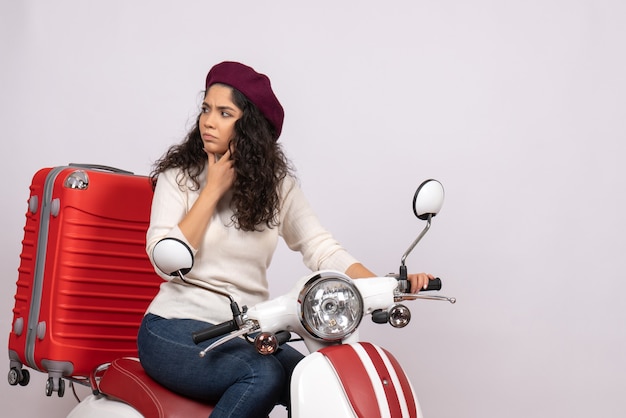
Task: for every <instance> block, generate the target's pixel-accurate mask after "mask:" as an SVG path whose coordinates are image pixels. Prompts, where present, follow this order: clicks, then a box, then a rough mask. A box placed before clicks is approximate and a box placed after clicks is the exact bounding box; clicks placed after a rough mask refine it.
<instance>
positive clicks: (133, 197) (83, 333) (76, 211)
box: [9, 165, 163, 396]
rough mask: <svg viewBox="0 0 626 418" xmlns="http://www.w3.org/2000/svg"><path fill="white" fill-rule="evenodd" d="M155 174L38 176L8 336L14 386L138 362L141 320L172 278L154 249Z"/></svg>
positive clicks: (59, 388)
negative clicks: (127, 359) (151, 254)
mask: <svg viewBox="0 0 626 418" xmlns="http://www.w3.org/2000/svg"><path fill="white" fill-rule="evenodd" d="M151 201H152V187H151V184H150V181H149V179H148V177H146V176H137V175H133V174H132V173H130V172H124V171H121V170H116V169H111V168H108V167H101V166H81V165H69V166H61V167H54V168H44V169H41V170H40V171H38V172H37V173H36V174H35V176H34V177H33V181H32V184H31V186H30V198H29V200H28V210H27V212H26V226H25V227H24V240H23V241H22V253H21V256H20V260H21V261H20V266H19V269H18V279H17V291H16V294H15V307H14V308H13V326H12V329H11V332H10V335H9V360H10V371H9V383H10V384H12V385H17V384H20V385H22V386H24V385H26V384H28V380H29V377H30V374H29V371H28V369H24V368H23V367H22V366H23V365H25V366H28V367H29V368H31V369H34V370H37V371H40V372H45V373H48V381H47V387H46V393H47V394H48V396H50V395H51V394H52V393H53V392H55V391H56V392H58V395H59V396H63V393H64V390H65V383H64V380H63V377H66V378H69V379H72V380H76V381H79V382H80V381H83V380H86V381H88V380H89V379H88V377H89V375H90V373H91V372H93V371H94V370H95V369H96V368H97V367H98V366H99V365H101V364H103V363H108V362H111V361H112V360H113V359H115V358H117V357H123V356H137V349H136V335H137V329H138V326H139V323H140V322H141V319H142V317H143V314H144V312H145V310H146V308H147V306H148V304H149V303H150V301H151V299H152V298H153V296H154V295H155V294H156V292H157V290H158V286H159V285H160V283H161V282H162V281H163V280H162V279H161V278H160V277H159V276H157V274H156V273H155V272H154V269H153V267H152V265H151V264H150V261H149V260H148V257H147V255H146V252H145V235H146V230H147V228H148V223H149V217H150V206H151Z"/></svg>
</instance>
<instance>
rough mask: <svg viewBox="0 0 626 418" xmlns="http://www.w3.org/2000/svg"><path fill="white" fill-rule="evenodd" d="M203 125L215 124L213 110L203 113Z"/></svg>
mask: <svg viewBox="0 0 626 418" xmlns="http://www.w3.org/2000/svg"><path fill="white" fill-rule="evenodd" d="M203 119H204V120H203V125H204V126H205V127H207V128H209V127H211V128H212V127H214V126H215V117H214V116H213V112H207V113H205V114H204V118H203Z"/></svg>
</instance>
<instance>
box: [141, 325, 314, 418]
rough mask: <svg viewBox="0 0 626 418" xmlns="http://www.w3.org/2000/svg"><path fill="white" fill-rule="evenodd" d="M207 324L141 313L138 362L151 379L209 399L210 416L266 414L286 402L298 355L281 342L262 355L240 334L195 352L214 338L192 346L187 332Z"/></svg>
mask: <svg viewBox="0 0 626 418" xmlns="http://www.w3.org/2000/svg"><path fill="white" fill-rule="evenodd" d="M209 325H210V324H208V323H206V322H201V321H195V320H191V319H164V318H161V317H160V316H157V315H152V314H147V315H146V316H145V317H144V319H143V322H142V323H141V327H140V328H139V335H138V339H137V344H138V348H139V359H140V360H141V364H142V366H143V367H144V369H145V370H146V373H148V375H149V376H151V377H152V378H153V379H154V380H156V381H157V382H159V383H161V384H162V385H163V386H165V387H167V388H168V389H170V390H172V391H174V392H177V393H179V394H181V395H184V396H187V397H190V398H195V399H199V400H202V401H208V402H215V410H214V411H213V412H212V413H211V418H221V417H237V418H246V417H249V418H254V417H267V416H268V414H269V413H270V411H271V410H272V409H273V408H274V406H275V405H277V404H282V405H285V406H288V405H289V380H290V377H291V373H292V372H293V369H294V368H295V367H296V364H297V363H298V362H299V361H300V360H301V359H302V357H303V355H302V354H301V353H300V352H298V351H297V350H295V349H294V348H293V347H290V346H288V345H283V346H282V348H281V349H280V350H279V351H278V352H277V353H276V354H274V355H270V356H263V355H261V354H259V353H257V352H256V350H255V349H254V347H253V346H252V345H251V344H249V343H248V342H246V341H244V340H243V339H241V338H235V339H233V340H231V341H229V342H227V343H226V344H223V345H221V346H219V347H217V348H216V349H214V350H212V351H210V352H209V353H208V354H207V355H206V356H205V357H204V358H201V357H200V356H199V355H198V353H199V352H200V351H201V350H202V349H203V348H205V347H207V346H208V345H209V344H211V343H212V342H213V341H215V339H213V340H209V341H205V342H203V343H201V344H198V345H196V344H195V343H194V342H193V340H192V338H191V334H192V333H193V332H195V331H199V330H203V329H205V328H207V327H208V326H209Z"/></svg>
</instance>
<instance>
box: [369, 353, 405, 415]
mask: <svg viewBox="0 0 626 418" xmlns="http://www.w3.org/2000/svg"><path fill="white" fill-rule="evenodd" d="M372 346H373V347H374V348H375V349H376V351H378V354H379V355H380V357H381V358H382V359H383V362H384V363H385V367H387V371H388V372H389V377H391V381H392V382H393V385H394V387H395V388H396V394H397V395H398V401H399V402H400V409H401V410H402V416H403V417H408V416H410V415H409V408H408V406H407V402H406V397H405V396H404V390H403V389H402V384H401V383H400V379H399V378H398V374H397V373H396V369H395V368H394V367H393V365H392V364H391V361H389V357H387V354H385V352H384V351H383V350H382V349H381V348H380V347H379V346H377V345H374V344H372ZM411 391H413V388H411Z"/></svg>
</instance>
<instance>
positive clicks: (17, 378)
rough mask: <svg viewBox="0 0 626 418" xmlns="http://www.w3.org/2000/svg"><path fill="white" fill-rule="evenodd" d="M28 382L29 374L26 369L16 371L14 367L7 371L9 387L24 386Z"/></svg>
mask: <svg viewBox="0 0 626 418" xmlns="http://www.w3.org/2000/svg"><path fill="white" fill-rule="evenodd" d="M28 382H30V372H29V371H28V370H26V369H18V368H16V367H12V368H11V370H9V385H11V386H15V385H18V384H19V385H20V386H26V385H27V384H28Z"/></svg>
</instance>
